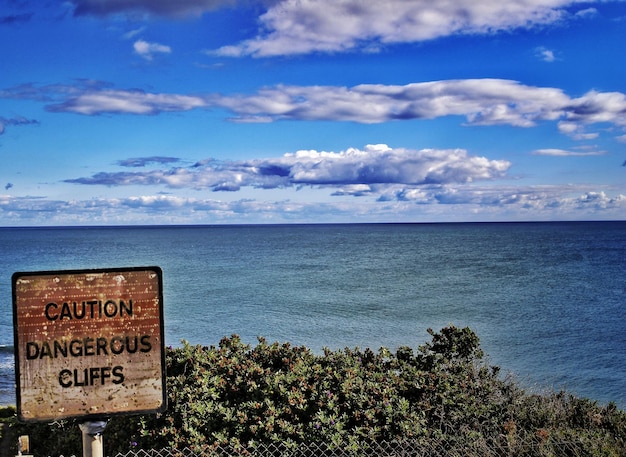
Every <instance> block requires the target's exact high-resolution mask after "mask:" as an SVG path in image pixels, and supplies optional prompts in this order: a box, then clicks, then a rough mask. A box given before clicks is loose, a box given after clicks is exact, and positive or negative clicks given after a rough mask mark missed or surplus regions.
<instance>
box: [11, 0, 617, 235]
mask: <svg viewBox="0 0 626 457" xmlns="http://www.w3.org/2000/svg"><path fill="white" fill-rule="evenodd" d="M0 41H1V42H2V43H3V51H2V65H1V67H0V68H1V71H0V161H1V162H0V163H1V164H2V168H1V169H0V170H1V171H0V181H1V182H0V184H1V185H2V187H1V188H0V226H22V225H24V226H37V225H109V224H111V225H114V224H237V223H310V222H445V221H454V222H464V221H518V220H524V221H526V220H541V221H543V220H607V219H625V216H626V64H625V63H624V62H626V50H625V49H626V46H625V43H626V2H623V1H611V0H606V1H573V0H525V1H519V0H515V1H508V0H451V1H440V0H435V1H433V0H387V1H385V2H372V1H369V0H259V1H254V0H239V1H238V0H179V1H175V2H174V1H169V0H66V1H60V0H59V1H55V0H46V1H39V0H5V1H3V2H2V4H1V6H0Z"/></svg>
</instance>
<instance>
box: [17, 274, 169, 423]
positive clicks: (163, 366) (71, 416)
mask: <svg viewBox="0 0 626 457" xmlns="http://www.w3.org/2000/svg"><path fill="white" fill-rule="evenodd" d="M129 271H151V272H154V273H156V275H157V278H158V301H159V303H158V308H159V310H158V311H159V332H160V337H161V338H160V339H161V344H160V350H161V357H160V359H161V360H160V362H161V367H160V370H159V371H160V373H161V392H162V399H161V405H160V406H159V407H158V408H151V409H145V410H144V409H142V410H133V411H119V412H106V413H94V414H68V415H59V416H58V417H54V418H50V417H24V416H23V414H22V388H21V371H20V346H19V342H20V338H19V331H18V318H17V315H18V313H17V291H16V284H17V281H18V279H19V278H24V277H29V276H49V275H71V274H90V273H91V274H99V273H123V272H129ZM11 295H12V310H13V355H14V359H15V370H14V372H15V397H16V398H15V399H16V409H17V419H18V420H19V421H20V422H24V423H41V422H48V423H49V422H51V421H57V420H67V419H82V420H86V421H97V420H108V419H109V418H111V417H115V416H135V415H143V414H156V413H163V412H165V411H166V410H167V370H166V363H167V361H166V356H165V323H164V319H163V314H164V313H163V271H162V269H161V267H158V266H145V267H113V268H87V269H68V270H44V271H16V272H15V273H13V275H11Z"/></svg>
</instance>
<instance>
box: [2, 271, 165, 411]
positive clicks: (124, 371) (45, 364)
mask: <svg viewBox="0 0 626 457" xmlns="http://www.w3.org/2000/svg"><path fill="white" fill-rule="evenodd" d="M12 285H13V320H14V332H15V361H16V363H15V365H16V379H17V399H18V401H17V409H18V417H19V418H20V419H21V420H23V421H50V420H58V419H64V418H70V417H82V418H85V417H88V418H95V417H109V416H113V415H120V414H131V413H133V414H134V413H136V414H139V413H149V412H158V411H163V410H164V409H165V407H166V392H165V353H164V342H163V337H164V335H163V286H162V273H161V269H160V268H158V267H145V268H127V269H106V270H78V271H56V272H54V271H52V272H31V273H15V274H14V275H13V283H12Z"/></svg>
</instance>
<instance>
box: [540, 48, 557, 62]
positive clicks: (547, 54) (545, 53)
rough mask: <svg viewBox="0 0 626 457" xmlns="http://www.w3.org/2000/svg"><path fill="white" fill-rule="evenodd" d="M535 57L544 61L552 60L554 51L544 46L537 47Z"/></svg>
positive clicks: (554, 58) (554, 57)
mask: <svg viewBox="0 0 626 457" xmlns="http://www.w3.org/2000/svg"><path fill="white" fill-rule="evenodd" d="M535 51H536V53H537V57H538V58H539V59H540V60H543V61H544V62H554V61H555V60H556V56H555V55H554V51H552V50H550V49H547V48H544V47H543V46H540V47H538V48H537V49H536V50H535Z"/></svg>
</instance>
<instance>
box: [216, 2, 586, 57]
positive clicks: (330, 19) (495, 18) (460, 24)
mask: <svg viewBox="0 0 626 457" xmlns="http://www.w3.org/2000/svg"><path fill="white" fill-rule="evenodd" d="M579 1H580V0H524V1H519V0H456V1H432V0H386V1H361V0H283V1H279V2H276V3H275V4H273V5H272V6H271V7H270V8H269V9H268V10H267V12H266V13H265V14H263V15H262V16H261V17H260V22H261V24H262V27H261V28H262V30H264V31H267V32H266V33H263V34H260V35H259V36H257V37H256V38H253V39H250V40H246V41H244V42H242V43H240V44H238V45H234V46H232V45H231V46H225V47H223V48H220V49H218V50H216V51H214V53H216V54H219V55H224V56H241V55H252V56H255V57H266V56H276V55H289V54H305V53H310V52H342V51H346V50H350V49H355V48H356V49H359V48H360V49H369V48H370V47H371V46H372V42H374V43H380V44H389V43H411V42H420V41H424V40H431V39H435V38H439V37H444V36H449V35H454V34H491V33H496V32H500V31H507V30H512V29H516V28H529V27H533V26H536V25H543V24H551V23H554V22H556V21H558V20H560V19H562V18H564V17H565V16H566V15H567V14H568V13H567V12H566V10H565V8H567V7H570V6H572V5H574V4H576V3H578V2H579Z"/></svg>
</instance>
